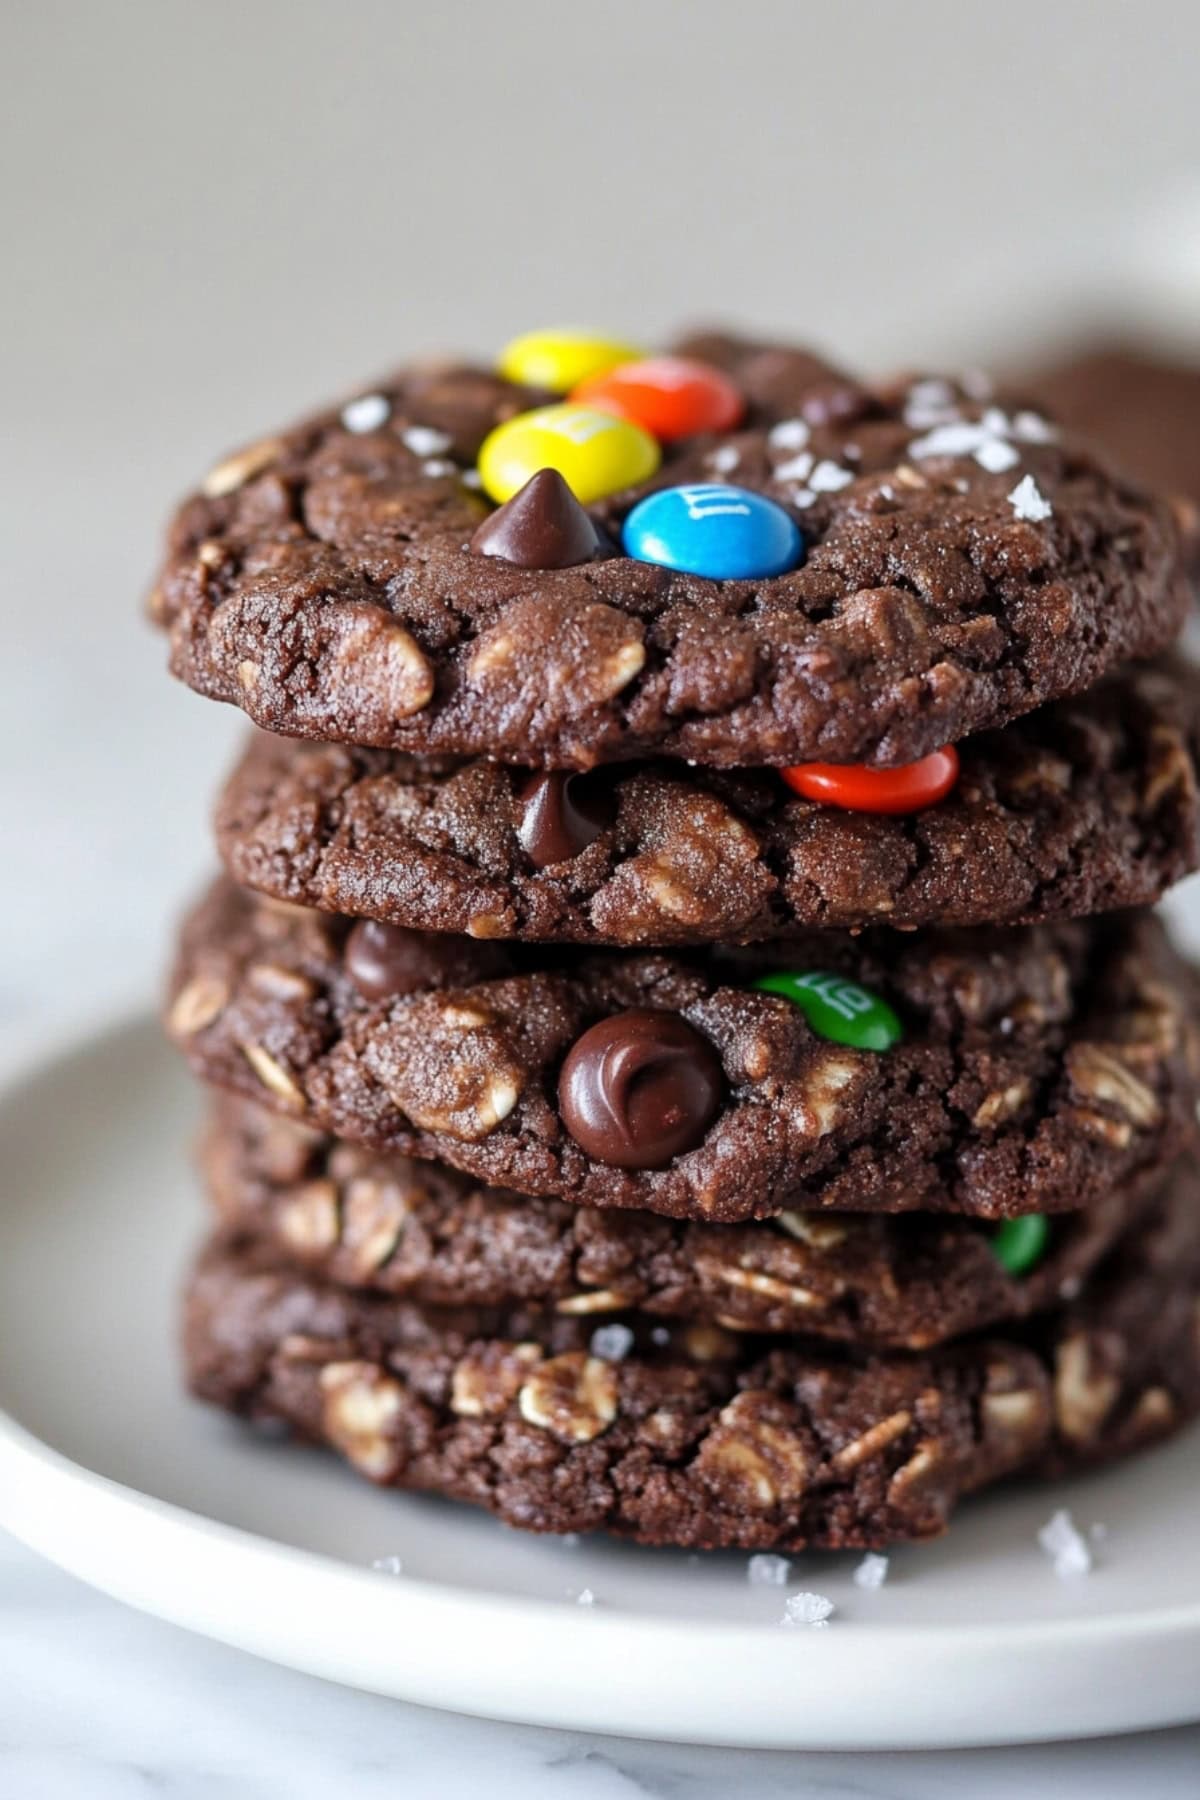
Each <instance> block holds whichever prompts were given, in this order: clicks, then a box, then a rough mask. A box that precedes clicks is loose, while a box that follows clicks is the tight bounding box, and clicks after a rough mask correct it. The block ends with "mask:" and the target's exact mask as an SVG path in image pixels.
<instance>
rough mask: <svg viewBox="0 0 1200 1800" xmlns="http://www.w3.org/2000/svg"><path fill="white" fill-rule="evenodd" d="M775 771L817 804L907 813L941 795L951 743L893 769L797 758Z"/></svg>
mask: <svg viewBox="0 0 1200 1800" xmlns="http://www.w3.org/2000/svg"><path fill="white" fill-rule="evenodd" d="M779 773H780V774H781V775H782V776H783V779H784V780H785V781H786V782H787V784H788V786H789V787H792V788H795V790H796V792H797V793H798V794H803V795H804V798H805V799H806V800H817V801H819V802H820V803H821V805H822V806H840V807H841V808H842V810H843V811H844V812H865V813H910V812H920V811H921V810H922V809H923V808H924V807H926V806H936V805H937V803H938V801H939V800H944V799H945V798H946V795H947V794H948V793H949V792H950V790H951V788H953V786H954V784H955V782H956V781H957V780H958V751H957V750H956V749H955V748H954V745H953V744H947V745H946V747H945V749H944V750H935V751H934V752H933V754H932V755H931V756H923V757H922V758H921V760H920V762H915V763H905V764H904V765H903V766H902V767H901V768H899V769H864V768H863V766H862V764H861V763H797V764H795V765H794V767H792V768H790V769H780V771H779Z"/></svg>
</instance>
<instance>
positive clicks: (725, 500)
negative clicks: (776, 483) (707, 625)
mask: <svg viewBox="0 0 1200 1800" xmlns="http://www.w3.org/2000/svg"><path fill="white" fill-rule="evenodd" d="M622 536H623V541H624V545H625V550H626V554H627V555H629V556H633V557H636V558H637V560H638V561H639V562H649V563H661V564H662V565H663V567H664V568H667V569H678V570H679V571H680V573H681V574H685V575H706V576H708V577H709V579H710V580H712V581H756V580H761V579H762V578H763V577H765V576H768V575H782V574H784V573H785V571H786V570H788V569H794V568H795V567H796V564H797V563H798V562H799V561H800V560H801V558H802V557H803V555H804V539H803V538H802V537H801V535H800V531H799V528H798V526H797V525H796V522H795V520H794V519H793V518H792V517H791V515H790V514H789V513H786V512H784V510H783V508H782V507H781V506H776V504H775V502H774V501H773V500H767V499H764V497H763V495H762V494H755V493H752V492H751V491H750V489H749V488H740V487H730V486H728V485H726V484H724V483H721V482H699V483H695V484H693V485H691V486H688V487H671V488H661V489H660V490H659V492H658V493H656V494H647V496H646V498H645V499H644V500H641V501H639V502H638V504H637V505H636V506H635V507H634V509H633V511H632V512H631V513H630V515H629V517H628V518H627V519H626V521H625V529H624V532H623V534H622Z"/></svg>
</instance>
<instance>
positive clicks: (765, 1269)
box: [154, 334, 1200, 1549]
mask: <svg viewBox="0 0 1200 1800" xmlns="http://www.w3.org/2000/svg"><path fill="white" fill-rule="evenodd" d="M1184 549H1185V546H1184V544H1183V542H1182V530H1181V525H1180V515H1179V513H1178V512H1177V511H1173V509H1172V507H1171V506H1170V504H1169V503H1168V502H1167V501H1165V500H1160V499H1158V498H1156V497H1154V496H1152V495H1149V494H1147V493H1146V492H1144V491H1142V489H1141V488H1140V487H1138V486H1137V485H1136V484H1134V483H1132V482H1130V481H1129V480H1127V479H1126V478H1125V477H1124V476H1122V475H1121V474H1120V473H1119V472H1117V470H1116V469H1115V468H1114V467H1112V466H1110V464H1109V463H1108V461H1107V460H1106V458H1105V457H1104V456H1103V455H1101V454H1099V453H1095V452H1093V451H1092V450H1090V449H1089V448H1087V447H1086V446H1084V445H1083V444H1081V443H1080V442H1078V441H1076V440H1075V439H1073V438H1072V437H1070V436H1068V435H1066V434H1064V433H1060V431H1059V430H1058V429H1057V428H1056V426H1055V425H1054V424H1053V423H1052V422H1051V421H1050V420H1049V419H1048V418H1047V417H1045V416H1044V415H1043V414H1042V413H1040V412H1038V411H1036V410H1033V409H1032V408H1031V407H1029V406H1028V405H1022V404H1019V403H1016V402H1010V401H1007V400H1004V399H1001V398H998V397H996V396H995V395H994V394H993V393H992V391H991V389H990V387H989V386H988V385H987V383H986V382H985V381H984V380H983V379H982V378H980V377H978V376H970V377H967V378H964V379H962V380H959V381H949V380H942V379H935V378H930V377H922V378H920V379H915V378H914V379H912V380H905V381H898V382H894V383H891V384H888V385H884V386H877V387H872V386H867V385H864V384H862V383H860V382H859V381H856V380H854V379H851V378H850V377H848V376H847V375H845V374H843V373H841V372H840V371H839V370H837V369H835V368H833V367H831V366H830V365H828V364H827V363H825V362H822V361H820V360H818V359H817V358H816V357H814V356H812V355H809V354H807V353H805V352H802V351H799V350H796V349H791V348H786V347H775V346H769V345H762V344H754V343H748V342H744V341H740V340H736V339H731V338H728V337H724V336H720V335H704V336H697V337H693V338H690V339H687V340H685V341H684V342H682V343H681V344H680V345H679V346H678V347H677V348H676V349H675V350H674V351H673V353H672V354H671V355H669V356H664V357H654V358H647V357H645V356H644V355H643V354H642V353H640V352H639V351H638V350H637V349H636V348H634V347H632V346H628V345H623V344H614V343H609V342H603V341H599V340H596V339H588V338H583V337H578V336H571V335H563V334H534V335H533V336H530V337H527V338H523V339H520V340H518V341H517V342H516V343H514V344H513V345H511V346H509V348H508V350H507V351H506V352H505V353H504V355H503V357H502V358H501V360H500V363H499V365H498V368H497V369H496V370H495V371H492V370H488V369H481V368H476V367H468V366H459V365H453V364H446V363H439V364H436V365H432V364H424V365H420V366H416V367H413V368H409V369H406V370H403V371H401V372H400V373H399V374H398V375H396V376H395V377H394V378H391V379H389V380H388V381H385V382H383V383H381V384H380V385H379V386H378V387H376V388H373V389H372V390H370V391H368V392H364V393H361V394H359V395H358V396H357V397H355V398H353V399H351V400H350V401H349V402H348V403H347V404H345V405H344V406H342V407H341V408H340V409H336V410H332V411H328V412H325V413H322V414H320V415H318V416H317V417H315V418H313V419H310V420H308V421H307V422H305V423H303V424H301V425H299V426H297V427H295V428H293V429H291V430H288V431H284V432H281V433H279V434H278V435H276V436H272V437H270V438H266V439H264V440H262V441H261V442H259V443H255V444H253V445H252V446H250V447H249V448H248V449H246V450H243V451H241V452H240V453H239V454H237V455H235V456H232V457H230V458H229V459H228V460H226V461H225V462H222V463H221V464H219V465H218V466H217V467H216V468H215V469H213V471H212V472H211V473H210V475H209V476H208V479H207V480H206V482H205V483H204V485H203V487H202V489H201V491H200V492H199V493H198V494H196V495H194V496H193V497H192V498H190V499H189V500H188V501H187V502H186V503H185V504H184V506H183V507H182V509H181V511H180V512H179V514H178V516H177V518H176V520H175V522H174V524H173V527H172V529H171V533H170V540H169V547H168V553H167V558H166V563H165V567H164V570H163V573H162V576H161V579H160V582H159V584H158V586H157V588H156V590H155V595H154V611H155V615H156V617H157V618H158V620H159V622H160V623H161V624H162V625H163V626H164V627H165V629H166V630H167V631H168V632H169V635H170V643H171V662H172V668H173V670H174V672H175V673H176V674H177V675H179V676H180V677H182V678H183V679H184V680H185V681H186V682H188V683H189V684H190V685H191V686H192V687H193V688H195V689H197V690H199V691H200V692H201V693H204V694H207V695H210V696H212V697H213V698H216V699H220V700H225V701H231V702H233V703H235V704H237V705H239V706H241V707H242V708H243V709H244V710H245V712H247V713H248V714H249V715H250V717H251V718H252V719H253V720H254V721H255V723H256V725H257V726H259V727H260V728H261V730H260V732H259V733H258V734H257V735H255V736H254V738H253V739H252V741H251V742H250V743H249V745H248V747H247V749H246V752H245V755H244V757H243V759H242V761H241V763H240V764H239V766H238V767H237V768H236V769H235V770H234V772H233V774H232V776H231V778H230V779H229V781H228V783H227V785H226V787H225V790H224V792H223V793H222V795H221V798H220V801H219V805H218V809H217V821H216V823H217V839H218V847H219V850H220V854H221V858H222V861H223V864H224V874H223V875H222V877H221V878H220V880H219V881H218V882H217V884H216V886H215V887H214V888H213V889H212V890H211V891H210V892H209V893H208V894H207V896H206V897H205V898H204V899H203V900H202V901H201V902H200V904H199V905H198V907H197V908H196V909H195V911H194V912H193V913H192V915H191V917H190V918H189V919H188V920H187V922H186V924H185V926H184V928H183V934H182V942H181V945H180V948H179V954H178V960H177V966H176V970H175V974H174V978H173V986H172V992H171V997H170V1002H169V1012H168V1022H169V1029H170V1032H171V1035H172V1036H173V1038H174V1039H175V1041H176V1043H177V1044H178V1045H179V1046H180V1048H181V1049H182V1051H183V1052H184V1054H185V1055H186V1057H187V1058H188V1060H189V1062H190V1064H191V1066H192V1068H193V1069H194V1071H195V1073H196V1074H197V1075H198V1076H199V1077H200V1079H201V1080H202V1081H203V1082H205V1083H206V1084H207V1085H208V1086H209V1087H210V1088H211V1090H212V1095H213V1098H212V1106H211V1113H210V1116H209V1120H208V1124H207V1128H206V1132H205V1136H204V1140H203V1145H202V1163H203V1170H204V1175H205V1179H206V1183H207V1186H208V1190H209V1193H210V1196H211V1200H212V1203H213V1208H214V1211H215V1215H216V1226H215V1230H214V1235H213V1237H212V1239H211V1242H210V1243H209V1245H208V1247H207V1248H206V1249H205V1251H204V1252H203V1254H202V1256H201V1258H200V1260H199V1263H198V1265H197V1267H196V1269H195V1271H194V1273H193V1275H192V1277H191V1280H190V1285H189V1290H188V1295H187V1304H186V1355H187V1364H188V1372H189V1379H190V1382H191V1386H192V1388H193V1390H194V1392H195V1393H197V1394H198V1395H200V1396H202V1397H203V1398H205V1399H207V1400H210V1401H212V1402H215V1403H216V1404H217V1405H219V1406H222V1407H225V1408H228V1409H229V1410H231V1411H233V1412H236V1413H239V1414H241V1415H244V1416H245V1417H247V1418H250V1419H253V1420H269V1421H273V1422H276V1423H278V1422H281V1421H282V1422H283V1423H284V1424H286V1425H287V1426H289V1427H290V1428H291V1429H292V1430H293V1431H295V1432H296V1433H297V1434H299V1435H301V1436H303V1437H305V1438H307V1439H311V1440H314V1441H316V1442H321V1443H324V1444H327V1445H330V1446H332V1447H333V1448H334V1449H336V1450H337V1451H339V1452H340V1453H341V1454H342V1455H343V1456H344V1457H345V1458H347V1459H348V1460H349V1461H350V1462H351V1463H352V1464H353V1465H354V1466H355V1467H356V1468H357V1469H358V1470H359V1471H361V1472H362V1473H363V1474H364V1475H366V1476H369V1477H370V1478H371V1479H372V1480H374V1481H376V1482H380V1483H383V1484H385V1485H388V1484H390V1485H394V1486H397V1487H404V1488H416V1489H423V1490H428V1491H433V1492H437V1493H441V1494H446V1495H450V1496H453V1497H455V1498H457V1499H461V1500H469V1501H472V1502H475V1503H476V1504H479V1505H482V1506H485V1507H488V1508H490V1509H491V1510H492V1511H494V1512H496V1513H497V1514H499V1515H500V1516H502V1517H503V1518H504V1519H506V1520H507V1521H508V1522H509V1523H511V1524H514V1525H519V1526H524V1527H528V1528H530V1529H533V1530H540V1531H554V1532H565V1531H590V1530H603V1531H609V1532H613V1533H616V1534H619V1535H622V1536H626V1537H631V1538H636V1539H639V1540H641V1541H643V1542H649V1543H660V1544H679V1545H686V1546H690V1547H693V1548H714V1547H719V1546H727V1545H739V1546H744V1547H747V1548H754V1549H760V1548H767V1547H778V1548H792V1547H800V1546H804V1545H818V1546H829V1547H839V1546H875V1547H878V1546H883V1545H886V1544H888V1543H892V1542H896V1541H900V1540H907V1539H916V1538H923V1537H926V1536H928V1535H931V1534H933V1533H936V1532H938V1531H939V1530H941V1529H942V1527H943V1526H944V1525H945V1522H946V1520H947V1518H948V1516H949V1514H950V1512H951V1510H952V1508H953V1506H954V1504H955V1502H956V1501H957V1500H958V1499H959V1497H960V1496H962V1495H964V1494H966V1493H967V1492H969V1491H971V1490H974V1489H978V1488H980V1487H982V1486H984V1485H985V1484H988V1483H993V1482H996V1481H998V1480H1000V1479H1001V1478H1003V1477H1006V1476H1010V1475H1014V1474H1016V1473H1018V1472H1022V1473H1026V1472H1027V1473H1035V1472H1036V1473H1039V1474H1047V1473H1050V1474H1056V1473H1060V1472H1063V1471H1066V1470H1069V1469H1073V1468H1076V1467H1079V1466H1082V1465H1086V1464H1090V1463H1094V1462H1097V1461H1099V1460H1102V1459H1104V1458H1108V1457H1113V1456H1117V1455H1122V1454H1124V1453H1126V1452H1128V1451H1131V1450H1133V1449H1135V1448H1137V1447H1139V1446H1141V1445H1143V1444H1145V1443H1147V1442H1149V1441H1150V1440H1152V1439H1155V1438H1159V1437H1162V1436H1163V1435H1165V1434H1166V1433H1168V1432H1170V1431H1172V1430H1173V1429H1175V1428H1176V1427H1177V1426H1178V1425H1179V1424H1180V1423H1181V1422H1182V1421H1183V1420H1184V1419H1185V1418H1186V1417H1187V1416H1188V1415H1189V1414H1191V1413H1193V1412H1195V1411H1196V1410H1197V1409H1198V1408H1200V1187H1198V1185H1197V1175H1196V1171H1195V1168H1194V1165H1193V1163H1192V1162H1191V1161H1190V1160H1189V1158H1190V1155H1191V1152H1192V1150H1193V1147H1194V1140H1195V1137H1196V1102H1197V1093H1198V1091H1200V1061H1198V1058H1197V1050H1196V1032H1195V1023H1194V1021H1195V1008H1196V985H1195V981H1194V978H1193V975H1192V972H1191V971H1190V969H1189V968H1188V967H1187V965H1186V964H1185V963H1184V962H1183V961H1182V960H1181V958H1180V956H1179V955H1178V954H1177V952H1176V951H1175V950H1174V949H1173V948H1172V946H1171V944H1170V942H1169V941H1168V938H1167V936H1166V934H1165V932H1164V930H1163V927H1162V926H1161V924H1160V923H1159V922H1158V920H1157V919H1156V918H1154V917H1153V916H1152V915H1151V913H1150V912H1149V911H1148V910H1147V909H1148V908H1149V907H1150V906H1151V905H1152V903H1153V902H1154V901H1155V900H1156V899H1157V898H1158V896H1159V895H1160V894H1161V893H1162V892H1163V890H1164V889H1165V888H1166V887H1167V886H1168V885H1169V884H1170V883H1171V882H1173V881H1175V880H1176V879H1177V878H1179V877H1180V876H1182V875H1183V874H1185V873H1186V872H1187V871H1188V870H1189V869H1191V868H1192V867H1193V866H1195V864H1196V862H1197V858H1198V850H1200V846H1198V817H1197V813H1198V808H1197V782H1196V759H1197V752H1198V748H1200V726H1198V712H1200V708H1198V704H1197V698H1196V694H1195V689H1194V683H1193V682H1192V680H1191V678H1190V677H1189V675H1188V673H1187V672H1186V670H1184V669H1183V668H1181V667H1180V666H1177V665H1173V664H1172V663H1170V662H1169V661H1165V660H1162V657H1163V653H1164V652H1165V651H1167V649H1168V648H1169V646H1170V644H1171V643H1172V641H1173V640H1174V639H1175V637H1176V635H1177V634H1178V632H1179V630H1180V627H1181V625H1182V622H1183V618H1184V613H1185V609H1186V606H1187V588H1186V582H1185V578H1184V575H1183V572H1182V569H1183V556H1184ZM1153 658H1158V659H1159V660H1157V661H1151V660H1150V659H1153Z"/></svg>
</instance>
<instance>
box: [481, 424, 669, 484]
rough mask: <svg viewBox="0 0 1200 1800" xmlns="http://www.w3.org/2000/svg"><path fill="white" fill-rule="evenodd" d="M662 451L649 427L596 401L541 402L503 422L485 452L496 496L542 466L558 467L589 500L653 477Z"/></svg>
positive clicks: (485, 476)
mask: <svg viewBox="0 0 1200 1800" xmlns="http://www.w3.org/2000/svg"><path fill="white" fill-rule="evenodd" d="M661 456H662V452H661V451H660V450H659V447H658V444H657V443H656V442H655V440H654V439H653V438H652V437H651V436H650V433H649V432H648V431H643V430H642V428H641V426H640V425H631V424H630V423H629V421H628V420H627V419H618V418H617V417H616V416H615V415H614V414H613V413H604V412H597V411H596V410H595V409H594V408H592V407H590V406H568V405H564V406H540V407H538V409H537V410H536V411H535V412H527V413H518V414H517V416H516V418H514V419H506V420H505V422H504V424H503V425H497V427H496V429H495V431H493V432H491V433H490V434H489V435H488V436H487V437H486V438H485V439H484V441H483V447H482V448H481V450H480V452H479V478H480V480H481V481H482V483H483V486H484V490H485V492H486V493H488V494H489V495H490V496H491V498H492V499H493V500H497V501H500V502H503V501H505V500H511V499H512V497H513V495H514V494H515V493H516V492H517V491H518V489H520V488H523V487H524V486H525V483H526V482H527V481H528V480H529V478H530V476H531V475H536V474H537V472H538V470H539V469H557V470H558V473H559V474H560V475H561V476H562V478H563V480H564V481H565V482H566V484H567V486H568V487H569V488H570V489H571V492H572V493H573V494H574V495H575V498H576V499H577V500H579V501H582V503H583V505H584V506H590V505H591V503H592V502H593V501H594V500H603V499H604V497H605V495H606V494H615V493H617V492H618V490H619V489H621V488H624V487H630V486H632V485H633V483H634V482H638V481H648V480H649V479H650V477H651V475H653V473H654V471H655V469H657V467H658V465H659V462H660V460H661Z"/></svg>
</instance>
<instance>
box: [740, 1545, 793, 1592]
mask: <svg viewBox="0 0 1200 1800" xmlns="http://www.w3.org/2000/svg"><path fill="white" fill-rule="evenodd" d="M791 1566H792V1565H791V1563H790V1562H789V1560H788V1558H787V1557H786V1556H771V1555H770V1554H768V1553H765V1552H764V1553H763V1554H761V1555H759V1556H752V1557H751V1558H750V1560H749V1562H748V1563H747V1564H746V1580H747V1581H748V1582H749V1583H750V1586H751V1587H784V1586H785V1585H786V1583H787V1578H788V1570H789V1569H790V1568H791Z"/></svg>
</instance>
